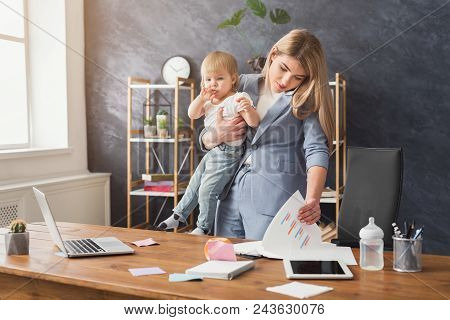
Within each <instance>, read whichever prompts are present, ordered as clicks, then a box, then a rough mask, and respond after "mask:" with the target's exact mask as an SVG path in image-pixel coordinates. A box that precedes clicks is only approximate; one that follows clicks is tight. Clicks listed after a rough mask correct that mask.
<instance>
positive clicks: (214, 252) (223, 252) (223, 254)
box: [205, 239, 237, 261]
mask: <svg viewBox="0 0 450 320" xmlns="http://www.w3.org/2000/svg"><path fill="white" fill-rule="evenodd" d="M205 249H206V250H205V254H206V259H208V260H223V261H237V259H236V254H235V253H234V248H233V244H232V243H227V242H223V241H220V240H214V239H211V240H208V242H207V243H206V248H205Z"/></svg>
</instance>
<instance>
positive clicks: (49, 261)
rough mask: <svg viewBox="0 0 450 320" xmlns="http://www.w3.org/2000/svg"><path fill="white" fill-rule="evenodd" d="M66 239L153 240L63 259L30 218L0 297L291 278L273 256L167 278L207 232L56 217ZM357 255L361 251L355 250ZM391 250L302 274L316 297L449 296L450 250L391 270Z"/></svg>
mask: <svg viewBox="0 0 450 320" xmlns="http://www.w3.org/2000/svg"><path fill="white" fill-rule="evenodd" d="M58 225H59V228H60V231H61V233H62V235H63V237H64V238H65V239H69V238H79V237H103V236H115V237H117V238H119V239H121V240H122V241H124V242H130V241H135V240H139V239H145V238H148V237H152V238H153V239H154V240H155V241H157V242H158V243H160V245H159V246H151V247H142V248H136V247H135V249H136V253H135V254H133V255H123V256H108V257H92V258H79V259H67V258H62V257H58V256H55V255H54V251H55V248H54V246H53V243H52V241H51V239H50V235H49V233H48V230H47V227H46V226H45V224H43V223H36V224H32V225H29V231H30V237H31V243H30V255H29V256H5V254H4V252H3V249H2V251H0V252H1V253H0V283H1V286H0V298H1V299H111V298H112V299H140V298H145V299H287V298H289V297H287V296H283V295H279V294H276V293H272V292H268V291H266V290H265V289H266V287H271V286H276V285H281V284H285V283H287V282H289V281H288V280H286V279H285V273H284V269H283V266H282V263H281V262H280V261H279V260H270V259H259V260H256V267H255V269H254V270H252V271H249V272H246V273H244V274H242V275H241V276H239V277H238V278H236V279H233V280H231V281H226V280H215V279H204V281H200V282H179V283H172V282H169V281H168V274H169V273H175V272H177V273H183V272H184V271H185V270H186V269H188V268H190V267H192V266H195V265H197V264H200V263H202V262H204V261H205V257H204V255H203V245H204V243H205V242H206V240H207V239H208V237H206V236H203V237H200V236H192V235H187V234H174V233H167V232H155V231H147V230H135V229H122V228H110V227H102V226H91V225H81V224H73V223H59V224H58ZM354 252H355V257H356V259H357V260H358V259H359V252H358V250H355V251H354ZM391 261H392V253H385V265H386V266H385V269H384V271H379V272H370V271H363V270H361V269H360V268H359V267H358V266H353V267H350V269H351V271H352V272H353V274H354V279H353V280H333V281H324V280H310V281H303V282H306V283H312V284H317V285H325V286H330V287H333V288H334V290H333V291H331V292H328V293H325V294H322V295H319V296H316V297H314V299H448V298H449V297H450V257H445V256H432V255H424V256H423V266H424V267H423V272H419V273H410V274H407V273H398V272H395V271H393V270H392V262H391ZM153 266H158V267H161V268H162V269H163V270H165V271H166V272H167V274H164V275H152V276H144V277H133V276H132V275H131V274H130V273H129V272H128V269H129V268H139V267H153Z"/></svg>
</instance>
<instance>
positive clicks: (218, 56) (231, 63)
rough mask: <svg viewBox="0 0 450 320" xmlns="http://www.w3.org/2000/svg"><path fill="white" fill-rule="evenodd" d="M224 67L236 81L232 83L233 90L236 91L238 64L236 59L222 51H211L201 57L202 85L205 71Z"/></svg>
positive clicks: (209, 71)
mask: <svg viewBox="0 0 450 320" xmlns="http://www.w3.org/2000/svg"><path fill="white" fill-rule="evenodd" d="M223 69H225V70H226V71H227V72H228V73H229V74H230V75H231V76H232V77H233V76H234V77H235V79H236V81H235V82H234V85H233V90H234V91H236V90H237V88H238V87H239V75H238V64H237V61H236V59H235V58H234V57H233V56H232V55H231V54H229V53H227V52H223V51H213V52H211V53H209V54H208V55H207V56H206V57H205V59H203V62H202V66H201V68H200V72H201V74H202V83H201V84H202V87H203V86H204V84H205V75H206V74H207V73H212V72H218V71H219V70H223Z"/></svg>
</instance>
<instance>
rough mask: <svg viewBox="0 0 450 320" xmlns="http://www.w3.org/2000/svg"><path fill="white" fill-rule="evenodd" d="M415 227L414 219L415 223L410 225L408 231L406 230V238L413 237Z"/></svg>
mask: <svg viewBox="0 0 450 320" xmlns="http://www.w3.org/2000/svg"><path fill="white" fill-rule="evenodd" d="M413 229H414V220H413V223H412V224H410V225H409V227H408V231H407V232H406V238H408V239H409V238H411V233H412V231H413Z"/></svg>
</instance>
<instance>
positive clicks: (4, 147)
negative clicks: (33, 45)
mask: <svg viewBox="0 0 450 320" xmlns="http://www.w3.org/2000/svg"><path fill="white" fill-rule="evenodd" d="M22 1H23V24H24V25H23V38H19V37H14V36H10V35H6V34H2V33H0V39H1V40H6V41H11V42H17V43H23V44H24V50H25V86H26V88H25V90H26V93H27V96H26V105H27V137H28V139H27V140H28V141H27V143H22V144H0V150H10V149H28V148H30V147H31V138H32V137H31V128H30V125H31V107H30V77H29V75H30V61H29V52H28V51H29V46H28V19H27V18H28V0H22Z"/></svg>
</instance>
